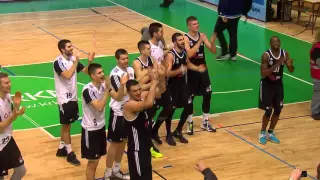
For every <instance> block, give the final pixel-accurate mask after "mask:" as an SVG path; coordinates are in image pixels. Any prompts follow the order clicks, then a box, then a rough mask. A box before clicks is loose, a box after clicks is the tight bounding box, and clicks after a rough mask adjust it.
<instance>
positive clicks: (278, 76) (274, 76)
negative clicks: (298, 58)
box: [264, 49, 286, 82]
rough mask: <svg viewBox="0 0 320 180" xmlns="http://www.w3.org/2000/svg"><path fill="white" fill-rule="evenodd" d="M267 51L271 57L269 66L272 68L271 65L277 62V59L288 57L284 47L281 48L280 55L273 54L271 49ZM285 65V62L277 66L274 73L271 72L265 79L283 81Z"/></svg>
mask: <svg viewBox="0 0 320 180" xmlns="http://www.w3.org/2000/svg"><path fill="white" fill-rule="evenodd" d="M266 53H267V54H268V57H269V59H268V68H270V67H271V66H273V65H274V64H276V63H277V60H279V59H280V58H285V57H286V54H285V51H284V50H283V49H280V53H279V56H278V57H275V56H274V55H273V54H272V52H271V49H269V50H267V51H266ZM283 67H284V63H282V64H281V65H280V66H278V67H277V68H275V69H274V70H273V71H272V74H270V75H269V76H267V77H265V78H264V79H265V80H266V81H269V82H281V81H282V76H283Z"/></svg>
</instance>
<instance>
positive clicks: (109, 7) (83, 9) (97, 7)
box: [0, 6, 117, 16]
mask: <svg viewBox="0 0 320 180" xmlns="http://www.w3.org/2000/svg"><path fill="white" fill-rule="evenodd" d="M112 7H117V6H100V7H90V8H112ZM84 9H89V8H75V9H60V10H46V11H36V12H19V13H5V14H0V16H5V15H16V14H32V13H48V12H56V11H76V10H84Z"/></svg>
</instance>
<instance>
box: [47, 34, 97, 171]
mask: <svg viewBox="0 0 320 180" xmlns="http://www.w3.org/2000/svg"><path fill="white" fill-rule="evenodd" d="M58 49H59V51H60V52H61V55H60V56H58V57H57V59H56V60H55V61H54V63H53V69H54V81H55V90H56V94H57V101H58V105H59V114H60V124H61V125H62V127H61V141H60V144H59V148H58V151H57V153H56V156H57V157H67V161H68V162H69V163H71V164H72V165H76V166H78V165H80V161H79V160H78V159H77V157H76V155H75V154H74V152H73V151H72V148H71V137H70V129H71V123H73V122H75V121H76V120H77V119H78V118H79V108H78V97H77V73H79V72H84V73H86V74H87V72H88V67H84V65H82V64H81V63H80V62H79V56H78V55H76V56H74V55H73V45H72V44H71V41H70V40H66V39H63V40H60V41H59V43H58ZM93 59H94V53H89V56H88V65H90V64H91V62H92V61H93Z"/></svg>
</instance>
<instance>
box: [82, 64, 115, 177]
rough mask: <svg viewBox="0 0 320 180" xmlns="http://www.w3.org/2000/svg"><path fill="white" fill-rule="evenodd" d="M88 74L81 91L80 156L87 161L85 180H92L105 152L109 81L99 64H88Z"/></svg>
mask: <svg viewBox="0 0 320 180" xmlns="http://www.w3.org/2000/svg"><path fill="white" fill-rule="evenodd" d="M88 73H89V76H90V78H91V82H90V83H88V84H87V85H85V86H84V87H83V90H82V111H83V119H82V122H81V126H82V133H81V155H82V158H86V159H88V165H87V171H86V177H87V180H94V179H95V173H96V169H97V166H98V164H99V160H100V157H101V156H104V155H105V154H106V152H107V147H106V146H107V144H106V143H107V142H106V128H105V106H106V103H107V100H108V97H109V89H110V88H109V84H110V81H109V79H108V77H107V78H106V79H105V78H104V73H103V69H102V67H101V65H100V64H96V63H92V64H90V65H89V67H88Z"/></svg>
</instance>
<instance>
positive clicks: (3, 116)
mask: <svg viewBox="0 0 320 180" xmlns="http://www.w3.org/2000/svg"><path fill="white" fill-rule="evenodd" d="M12 107H13V106H12V104H11V98H10V94H7V95H6V96H5V98H4V99H2V98H0V122H2V121H5V120H7V119H8V117H9V116H10V115H11V114H12ZM11 137H12V123H11V124H10V125H9V126H8V127H6V128H5V129H4V131H3V132H1V133H0V151H2V149H3V148H4V147H6V145H7V144H8V142H9V141H10V139H11Z"/></svg>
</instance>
